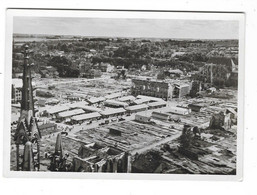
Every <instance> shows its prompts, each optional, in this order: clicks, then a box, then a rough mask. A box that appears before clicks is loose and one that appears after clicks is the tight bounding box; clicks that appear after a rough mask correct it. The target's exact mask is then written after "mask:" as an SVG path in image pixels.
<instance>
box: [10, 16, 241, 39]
mask: <svg viewBox="0 0 257 195" xmlns="http://www.w3.org/2000/svg"><path fill="white" fill-rule="evenodd" d="M13 27H14V28H13V32H14V33H21V34H47V35H82V36H96V37H97V36H99V37H102V36H105V37H133V38H138V37H145V38H171V39H172V38H173V39H238V38H239V23H238V21H225V20H224V21H222V20H175V19H123V18H65V17H59V18H57V17H14V22H13Z"/></svg>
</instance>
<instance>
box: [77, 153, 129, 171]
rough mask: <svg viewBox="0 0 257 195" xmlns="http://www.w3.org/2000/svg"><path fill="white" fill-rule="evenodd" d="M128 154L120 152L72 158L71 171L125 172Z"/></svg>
mask: <svg viewBox="0 0 257 195" xmlns="http://www.w3.org/2000/svg"><path fill="white" fill-rule="evenodd" d="M127 161H128V155H127V153H125V152H122V153H120V154H118V155H115V156H112V155H108V156H107V157H104V158H100V157H99V156H95V155H93V156H91V157H88V158H85V159H83V158H80V157H78V156H76V157H74V158H73V169H74V170H73V171H75V172H109V173H112V172H113V173H126V172H127Z"/></svg>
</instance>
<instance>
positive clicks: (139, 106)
mask: <svg viewBox="0 0 257 195" xmlns="http://www.w3.org/2000/svg"><path fill="white" fill-rule="evenodd" d="M144 108H148V106H147V105H146V104H140V105H135V106H129V107H127V108H126V110H130V111H133V110H138V109H144Z"/></svg>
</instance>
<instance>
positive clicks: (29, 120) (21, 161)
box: [14, 45, 41, 171]
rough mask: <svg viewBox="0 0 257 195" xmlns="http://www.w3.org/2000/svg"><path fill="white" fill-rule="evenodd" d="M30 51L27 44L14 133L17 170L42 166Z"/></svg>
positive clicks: (31, 169) (27, 169) (33, 169)
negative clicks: (18, 114)
mask: <svg viewBox="0 0 257 195" xmlns="http://www.w3.org/2000/svg"><path fill="white" fill-rule="evenodd" d="M30 53H31V52H30V51H29V47H28V46H27V45H26V46H25V49H24V52H23V54H24V65H23V78H22V80H23V87H22V100H21V111H20V118H19V122H18V126H17V129H16V132H15V135H14V141H15V144H16V160H17V166H16V168H17V171H36V170H39V168H40V167H39V163H40V153H39V152H40V151H39V141H40V138H41V134H40V131H39V129H38V125H37V120H36V118H35V110H34V101H33V88H32V78H31V67H32V65H33V64H29V54H30Z"/></svg>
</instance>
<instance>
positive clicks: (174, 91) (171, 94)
mask: <svg viewBox="0 0 257 195" xmlns="http://www.w3.org/2000/svg"><path fill="white" fill-rule="evenodd" d="M190 89H191V86H190V85H189V84H185V83H184V84H181V83H176V82H175V81H172V80H171V81H161V80H143V79H133V80H132V88H131V93H132V95H134V96H137V95H146V96H152V97H158V98H162V99H165V100H168V99H172V98H181V97H183V96H185V95H188V94H189V92H190Z"/></svg>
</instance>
